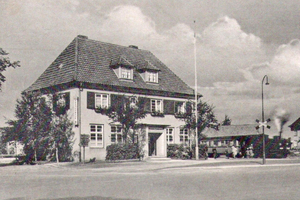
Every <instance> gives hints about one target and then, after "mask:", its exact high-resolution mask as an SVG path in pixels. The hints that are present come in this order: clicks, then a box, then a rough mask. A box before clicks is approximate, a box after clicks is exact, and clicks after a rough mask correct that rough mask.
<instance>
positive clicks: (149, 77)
mask: <svg viewBox="0 0 300 200" xmlns="http://www.w3.org/2000/svg"><path fill="white" fill-rule="evenodd" d="M146 81H147V82H150V83H158V73H157V72H150V71H146Z"/></svg>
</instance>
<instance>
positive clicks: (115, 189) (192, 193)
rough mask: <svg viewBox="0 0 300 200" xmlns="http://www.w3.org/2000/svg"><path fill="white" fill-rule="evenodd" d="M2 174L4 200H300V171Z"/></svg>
mask: <svg viewBox="0 0 300 200" xmlns="http://www.w3.org/2000/svg"><path fill="white" fill-rule="evenodd" d="M153 166H154V165H152V167H151V164H147V163H146V164H143V165H136V166H135V165H130V164H128V165H125V166H117V167H111V168H98V167H60V166H55V165H43V166H9V167H1V168H0V173H1V176H0V198H1V199H19V200H21V199H22V200H23V199H25V200H27V199H43V200H46V199H47V200H48V199H61V200H62V199H63V200H66V199H80V200H83V199H93V200H96V199H97V200H98V199H104V200H108V199H110V200H117V199H151V200H152V199H159V200H164V199H165V200H168V199H172V200H173V199H184V200H187V199H205V200H209V199H230V200H234V199H239V200H241V199H264V200H266V199H272V200H273V199H300V190H298V187H299V183H300V176H299V172H300V165H299V164H285V165H280V164H278V165H264V166H262V165H259V164H254V165H247V166H238V165H223V166H210V167H205V166H201V165H182V164H181V165H174V164H172V165H166V164H161V165H160V164H157V165H155V167H153Z"/></svg>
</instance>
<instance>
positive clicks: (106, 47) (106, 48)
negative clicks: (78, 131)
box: [25, 36, 194, 95]
mask: <svg viewBox="0 0 300 200" xmlns="http://www.w3.org/2000/svg"><path fill="white" fill-rule="evenodd" d="M118 63H119V64H120V63H121V64H124V65H128V66H129V67H133V68H134V69H135V70H133V71H134V72H133V81H124V80H120V79H119V78H118V77H117V75H116V74H115V73H114V71H113V69H112V64H118ZM147 69H148V70H154V71H157V72H158V77H159V80H158V83H157V84H149V83H147V82H145V81H144V80H143V78H142V76H141V74H140V70H147ZM70 82H81V83H91V84H98V85H107V86H109V88H114V86H117V87H127V88H135V89H138V90H152V91H160V92H169V93H179V94H184V95H193V94H194V90H193V89H192V88H190V87H189V86H188V85H187V84H186V83H185V82H183V81H182V80H181V79H180V78H179V77H178V76H177V75H176V74H174V73H173V72H172V71H171V70H170V69H169V68H168V67H167V66H166V65H165V64H163V63H162V62H161V61H160V60H159V59H158V58H156V57H155V56H154V55H153V54H152V53H151V52H150V51H147V50H141V49H138V48H137V47H136V46H134V47H125V46H120V45H115V44H110V43H105V42H100V41H96V40H91V39H88V38H87V37H86V36H77V37H76V38H75V39H74V40H73V41H72V42H71V43H70V44H69V45H68V46H67V47H66V48H65V49H64V50H63V52H62V53H61V54H60V55H59V56H58V57H57V58H56V59H55V60H54V62H53V63H52V64H51V65H50V66H49V67H48V68H47V69H46V70H45V71H44V72H43V73H42V75H41V76H40V77H39V78H38V79H37V80H36V81H35V82H34V83H33V84H32V85H31V86H30V87H29V88H28V89H26V90H25V91H34V90H40V89H45V88H49V87H53V86H56V85H62V84H66V83H70Z"/></svg>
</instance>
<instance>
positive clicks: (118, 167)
mask: <svg viewBox="0 0 300 200" xmlns="http://www.w3.org/2000/svg"><path fill="white" fill-rule="evenodd" d="M284 165H285V166H291V165H300V158H285V159H266V164H265V165H262V159H261V158H251V159H240V158H237V159H226V158H217V159H213V158H209V159H207V160H203V159H202V160H179V159H169V160H167V159H166V160H154V161H153V160H150V161H116V162H105V161H96V162H95V163H85V164H83V163H44V164H41V165H11V166H5V167H1V168H0V169H1V170H8V169H10V170H13V171H20V170H21V171H24V170H25V171H26V170H30V171H31V170H33V171H35V170H42V171H44V170H46V171H47V170H49V169H52V170H59V171H60V170H70V171H82V172H83V171H85V172H87V171H92V172H104V173H144V172H155V171H158V170H168V169H173V170H175V169H181V168H228V167H270V166H284Z"/></svg>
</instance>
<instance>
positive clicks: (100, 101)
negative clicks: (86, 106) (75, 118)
mask: <svg viewBox="0 0 300 200" xmlns="http://www.w3.org/2000/svg"><path fill="white" fill-rule="evenodd" d="M108 96H109V95H108V94H96V96H95V107H96V108H97V107H100V108H107V107H108Z"/></svg>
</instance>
